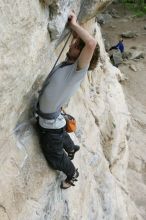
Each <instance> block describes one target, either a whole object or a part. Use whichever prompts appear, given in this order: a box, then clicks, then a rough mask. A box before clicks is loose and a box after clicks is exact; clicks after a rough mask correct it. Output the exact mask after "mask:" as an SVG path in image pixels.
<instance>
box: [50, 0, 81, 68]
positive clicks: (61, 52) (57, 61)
mask: <svg viewBox="0 0 146 220" xmlns="http://www.w3.org/2000/svg"><path fill="white" fill-rule="evenodd" d="M83 4H84V1H83V2H82V4H81V7H80V11H79V13H78V16H77V21H78V19H79V16H80V13H81V8H82V7H83ZM71 35H72V33H71V32H70V33H69V35H68V37H67V39H66V41H65V44H64V46H63V48H62V50H61V52H60V54H59V56H58V58H57V60H56V62H55V64H54V66H53V68H52V70H51V72H52V71H53V70H54V68H55V66H56V64H57V62H58V60H59V59H60V57H61V55H62V53H63V51H64V49H65V47H66V45H67V43H68V41H69V39H70V37H71Z"/></svg>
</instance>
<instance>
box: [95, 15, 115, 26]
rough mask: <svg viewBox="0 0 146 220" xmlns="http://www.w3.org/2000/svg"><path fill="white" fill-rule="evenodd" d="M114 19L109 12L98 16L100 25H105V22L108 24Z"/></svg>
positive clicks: (97, 19)
mask: <svg viewBox="0 0 146 220" xmlns="http://www.w3.org/2000/svg"><path fill="white" fill-rule="evenodd" d="M111 19H112V16H111V15H110V14H108V13H106V14H100V15H98V16H97V17H96V21H97V22H98V23H99V24H100V25H103V24H106V23H108V22H110V20H111Z"/></svg>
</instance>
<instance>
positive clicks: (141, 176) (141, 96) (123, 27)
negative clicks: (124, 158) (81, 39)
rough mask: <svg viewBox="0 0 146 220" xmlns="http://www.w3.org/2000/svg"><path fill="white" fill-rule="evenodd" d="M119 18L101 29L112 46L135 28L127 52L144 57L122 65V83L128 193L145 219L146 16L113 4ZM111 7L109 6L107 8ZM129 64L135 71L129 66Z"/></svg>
mask: <svg viewBox="0 0 146 220" xmlns="http://www.w3.org/2000/svg"><path fill="white" fill-rule="evenodd" d="M110 8H115V9H116V10H117V12H118V15H119V18H112V19H111V20H110V21H108V22H107V23H105V24H104V25H102V27H101V29H102V32H103V33H104V34H106V36H108V39H109V42H110V43H111V46H112V45H115V44H116V43H118V40H119V36H120V34H121V33H123V32H126V31H134V32H136V33H137V37H135V38H132V39H125V38H124V46H125V51H132V50H133V49H131V47H133V46H135V47H136V49H135V50H137V51H142V52H143V53H144V59H138V60H135V61H134V60H127V61H126V62H124V64H121V65H120V66H119V69H120V70H121V72H122V73H123V74H124V75H125V76H126V77H127V80H126V81H124V82H122V83H121V85H122V87H123V91H124V94H125V99H126V101H127V105H128V108H129V112H130V113H131V130H130V138H129V141H128V144H129V165H128V171H127V179H128V187H129V195H130V197H131V199H132V200H133V201H134V203H135V204H136V206H137V208H138V212H139V214H140V215H141V217H142V219H143V220H145V219H146V30H145V29H144V26H146V16H145V17H143V18H136V17H134V16H133V14H132V13H131V12H129V11H127V10H125V9H124V8H123V7H122V6H121V5H118V4H114V5H111V6H110ZM107 10H109V8H108V9H107ZM130 64H132V65H134V66H135V69H136V71H134V70H132V69H130V67H129V66H130Z"/></svg>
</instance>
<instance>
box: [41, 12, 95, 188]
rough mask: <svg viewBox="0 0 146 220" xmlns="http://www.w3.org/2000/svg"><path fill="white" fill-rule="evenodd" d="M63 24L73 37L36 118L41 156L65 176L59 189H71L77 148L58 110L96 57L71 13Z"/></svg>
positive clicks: (91, 41) (87, 36) (92, 42)
mask: <svg viewBox="0 0 146 220" xmlns="http://www.w3.org/2000/svg"><path fill="white" fill-rule="evenodd" d="M67 25H68V27H69V28H70V29H71V31H72V32H73V33H74V34H73V36H74V37H73V40H72V42H71V44H70V48H69V51H68V52H67V58H66V61H65V62H63V63H61V64H59V65H57V67H56V68H55V71H54V73H53V75H52V76H51V78H50V81H49V84H48V85H47V86H46V88H45V90H44V92H43V94H42V95H41V97H40V99H39V108H40V111H41V112H42V116H40V115H39V118H38V131H39V138H40V146H41V148H42V152H43V154H44V156H45V158H46V160H47V162H48V164H49V165H50V166H51V167H52V168H53V169H55V170H59V171H62V172H63V173H64V174H66V179H65V180H64V181H62V182H61V186H60V187H61V188H62V189H67V188H69V187H70V186H73V185H74V181H76V180H77V177H78V176H79V172H78V169H76V168H75V166H74V164H73V163H72V161H71V160H72V159H73V158H74V154H75V153H76V152H77V151H78V150H79V148H80V147H79V146H78V145H75V144H74V143H73V141H72V139H71V138H70V136H69V134H68V133H67V132H66V131H65V125H66V121H65V119H64V117H63V115H62V114H61V108H62V106H63V105H64V104H65V103H66V102H67V101H68V100H69V98H70V97H71V96H72V95H73V94H74V93H75V91H76V90H77V89H78V88H79V86H80V83H81V82H82V80H83V79H84V77H85V75H86V73H87V70H88V69H91V70H93V69H94V68H95V67H96V65H97V61H98V57H99V47H98V46H97V42H96V40H95V39H94V38H93V37H92V36H91V35H90V34H89V33H88V32H87V30H85V29H84V28H83V27H81V26H80V24H79V23H78V22H77V17H76V15H75V13H74V12H70V14H69V17H68V22H67ZM43 114H47V115H50V118H49V119H46V118H45V117H43Z"/></svg>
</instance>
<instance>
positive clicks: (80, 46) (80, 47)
mask: <svg viewBox="0 0 146 220" xmlns="http://www.w3.org/2000/svg"><path fill="white" fill-rule="evenodd" d="M84 46H85V43H84V41H83V40H82V39H81V38H79V49H80V50H82V49H83V48H84Z"/></svg>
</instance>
